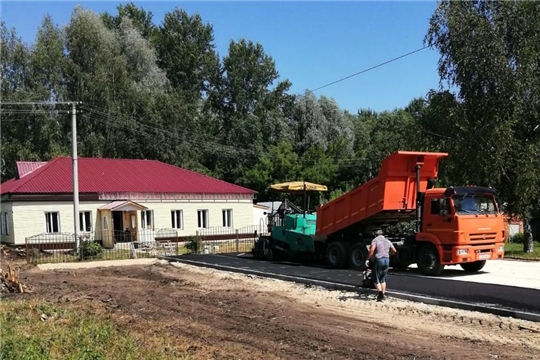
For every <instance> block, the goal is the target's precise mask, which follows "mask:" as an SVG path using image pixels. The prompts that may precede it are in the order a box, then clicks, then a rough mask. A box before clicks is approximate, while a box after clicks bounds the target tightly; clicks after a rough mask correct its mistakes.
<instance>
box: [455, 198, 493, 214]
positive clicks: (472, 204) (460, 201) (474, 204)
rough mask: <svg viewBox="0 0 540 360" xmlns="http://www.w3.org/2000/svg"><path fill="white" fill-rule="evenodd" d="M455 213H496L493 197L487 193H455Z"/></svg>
mask: <svg viewBox="0 0 540 360" xmlns="http://www.w3.org/2000/svg"><path fill="white" fill-rule="evenodd" d="M452 198H453V199H454V207H455V208H456V213H457V214H458V215H459V214H461V215H463V214H496V213H497V208H496V207H495V199H494V198H493V197H492V196H489V195H455V196H453V197H452Z"/></svg>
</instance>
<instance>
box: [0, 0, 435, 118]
mask: <svg viewBox="0 0 540 360" xmlns="http://www.w3.org/2000/svg"><path fill="white" fill-rule="evenodd" d="M119 3H124V2H120V1H97V2H96V1H79V2H70V1H56V2H48V1H34V2H32V1H5V0H4V1H2V4H1V6H2V20H3V21H5V22H6V25H7V26H8V27H14V28H15V29H16V30H17V32H18V34H19V36H21V37H22V38H23V40H24V41H26V42H28V43H32V42H33V41H34V38H35V34H36V30H37V28H38V26H39V24H40V22H41V20H42V19H43V16H44V15H45V14H47V13H48V14H50V15H51V16H52V18H53V20H54V22H55V23H56V24H57V25H59V26H63V25H66V24H67V23H68V22H69V19H70V16H71V12H72V11H73V8H74V7H75V6H76V5H77V4H80V5H82V6H83V7H85V8H89V9H92V10H94V11H95V12H98V13H101V12H104V11H109V12H112V13H116V6H117V5H118V4H119ZM134 3H135V4H137V5H138V6H142V7H143V8H145V9H146V10H148V11H151V12H152V13H153V14H154V22H155V23H157V24H160V23H161V21H162V19H163V15H164V13H166V12H168V11H171V10H173V9H174V8H175V7H179V8H183V9H185V10H186V11H187V12H188V13H190V14H193V13H196V12H198V13H199V14H200V15H201V17H202V18H203V20H204V21H205V22H208V23H211V24H212V25H213V27H214V34H215V43H216V47H217V50H218V52H219V53H220V55H221V56H223V55H225V54H226V53H227V47H228V44H229V42H230V40H238V39H241V38H246V39H250V40H253V41H257V42H260V43H261V44H262V45H263V47H264V49H265V51H266V53H267V54H269V55H270V56H272V57H273V58H274V60H275V61H276V65H277V69H278V71H279V73H280V75H281V77H282V78H287V79H289V80H290V81H291V82H292V84H293V86H292V89H291V91H292V92H293V93H303V92H304V91H305V90H306V89H314V88H317V87H319V86H322V85H325V84H327V83H329V82H332V81H334V80H337V79H340V78H343V77H345V76H348V75H351V74H353V73H356V72H359V71H361V70H364V69H366V68H369V67H372V66H374V65H377V64H379V63H381V62H384V61H387V60H389V59H392V58H395V57H397V56H400V55H403V54H405V53H408V52H410V51H413V50H416V49H418V48H421V47H422V46H423V39H424V36H425V34H426V32H427V29H428V22H429V17H430V16H431V14H432V13H433V11H434V10H435V8H436V2H434V1H411V2H405V1H387V2H385V1H379V2H368V1H354V2H338V1H333V2H320V1H301V2H277V1H268V2H261V1H251V2H248V1H237V2H225V1H218V2H209V1H188V2H173V1H166V2H155V1H152V2H150V1H142V2H138V1H136V2H134ZM438 59H439V55H438V53H437V52H436V51H435V50H431V49H426V50H423V51H421V52H418V53H416V54H413V55H411V56H408V57H406V58H403V59H400V60H398V61H396V62H393V63H391V64H388V65H385V66H383V67H380V68H377V69H375V70H372V71H369V72H367V73H364V74H361V75H358V76H356V77H353V78H351V79H348V80H345V81H343V82H340V83H338V84H335V85H332V86H329V87H327V88H324V89H322V90H319V91H317V92H316V95H318V96H319V95H326V96H329V97H331V98H334V99H335V100H336V101H337V103H338V104H339V105H340V107H342V108H343V109H347V110H349V111H351V112H353V113H356V111H357V110H358V109H360V108H370V109H373V110H376V111H383V110H392V109H394V108H397V107H403V106H406V105H407V104H408V103H409V101H410V100H412V99H413V98H415V97H421V96H425V95H426V93H427V92H428V91H429V90H430V89H433V88H438V86H439V76H438V74H437V61H438Z"/></svg>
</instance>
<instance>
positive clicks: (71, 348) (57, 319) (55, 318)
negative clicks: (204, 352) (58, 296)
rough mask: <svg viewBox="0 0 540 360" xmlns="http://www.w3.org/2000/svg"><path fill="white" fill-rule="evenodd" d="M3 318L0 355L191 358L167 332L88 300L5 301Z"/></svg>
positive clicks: (0, 309) (27, 358)
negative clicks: (128, 321) (121, 318)
mask: <svg viewBox="0 0 540 360" xmlns="http://www.w3.org/2000/svg"><path fill="white" fill-rule="evenodd" d="M0 323H1V324H2V326H1V329H0V339H1V346H0V359H18V360H34V359H36V360H37V359H39V360H42V359H43V360H46V359H67V360H71V359H73V360H101V359H126V360H130V359H172V358H174V359H185V360H187V359H191V357H190V356H189V355H188V354H187V353H185V352H184V351H182V350H180V349H177V348H175V347H174V345H171V344H170V341H167V337H159V338H157V339H156V338H155V337H152V338H151V339H150V338H148V337H145V334H137V333H134V332H131V331H130V330H129V329H127V328H126V327H125V326H119V325H118V324H117V323H115V321H114V319H113V318H112V317H111V315H109V314H107V313H99V310H97V309H95V308H94V309H93V308H91V307H90V306H82V307H80V308H77V309H74V308H70V307H64V306H59V305H56V304H52V303H48V302H40V301H7V302H6V301H3V302H2V304H1V305H0ZM145 340H147V341H145Z"/></svg>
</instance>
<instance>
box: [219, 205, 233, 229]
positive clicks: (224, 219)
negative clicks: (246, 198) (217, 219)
mask: <svg viewBox="0 0 540 360" xmlns="http://www.w3.org/2000/svg"><path fill="white" fill-rule="evenodd" d="M221 223H222V225H223V227H225V228H232V227H233V209H222V210H221ZM226 223H228V224H226Z"/></svg>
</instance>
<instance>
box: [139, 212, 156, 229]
mask: <svg viewBox="0 0 540 360" xmlns="http://www.w3.org/2000/svg"><path fill="white" fill-rule="evenodd" d="M141 226H142V228H143V229H153V228H154V210H144V211H141Z"/></svg>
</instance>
